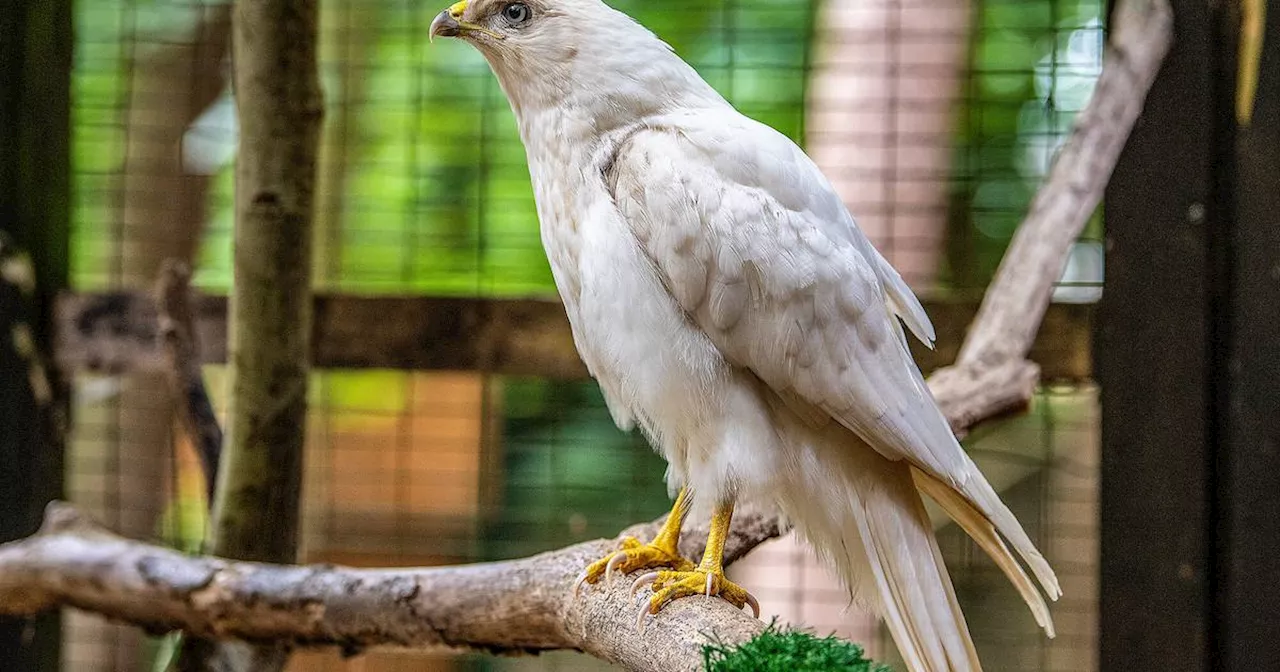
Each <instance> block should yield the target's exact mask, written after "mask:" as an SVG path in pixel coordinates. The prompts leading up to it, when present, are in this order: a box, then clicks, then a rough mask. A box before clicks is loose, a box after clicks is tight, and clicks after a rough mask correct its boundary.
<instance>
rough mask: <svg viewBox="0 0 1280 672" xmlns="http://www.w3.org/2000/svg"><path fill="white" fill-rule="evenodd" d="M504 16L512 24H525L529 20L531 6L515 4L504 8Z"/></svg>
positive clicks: (520, 3)
mask: <svg viewBox="0 0 1280 672" xmlns="http://www.w3.org/2000/svg"><path fill="white" fill-rule="evenodd" d="M502 16H503V17H504V18H506V20H507V21H510V22H511V23H524V22H525V21H528V20H529V5H526V4H524V3H523V2H513V3H511V4H509V5H507V6H506V7H503V8H502Z"/></svg>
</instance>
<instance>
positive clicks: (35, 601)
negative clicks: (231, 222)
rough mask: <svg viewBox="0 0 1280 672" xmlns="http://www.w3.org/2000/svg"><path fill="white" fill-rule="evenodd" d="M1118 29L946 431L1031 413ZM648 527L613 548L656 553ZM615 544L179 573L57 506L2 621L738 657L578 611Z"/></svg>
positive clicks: (1148, 25) (697, 538) (744, 533)
mask: <svg viewBox="0 0 1280 672" xmlns="http://www.w3.org/2000/svg"><path fill="white" fill-rule="evenodd" d="M1116 17H1117V18H1116V27H1115V31H1114V32H1113V42H1114V43H1113V45H1112V47H1111V48H1110V49H1109V56H1108V59H1109V60H1108V62H1107V65H1106V67H1105V68H1104V71H1103V74H1102V78H1101V80H1100V81H1099V84H1098V88H1097V90H1096V92H1095V95H1094V99H1093V101H1091V102H1090V105H1089V107H1088V108H1087V109H1086V110H1085V112H1084V113H1083V114H1082V115H1081V119H1080V122H1079V123H1078V124H1077V127H1076V128H1075V130H1074V131H1073V134H1072V136H1071V138H1070V140H1069V141H1068V143H1067V145H1066V146H1065V147H1064V148H1063V151H1062V154H1061V155H1060V157H1059V159H1058V161H1057V162H1056V164H1055V166H1054V169H1053V170H1052V171H1051V173H1050V175H1049V178H1048V181H1047V182H1046V184H1045V186H1044V188H1043V189H1042V190H1041V194H1040V195H1039V196H1037V198H1036V201H1035V203H1034V205H1033V207H1032V210H1031V213H1030V214H1029V215H1028V218H1027V221H1026V223H1025V224H1024V227H1023V229H1022V230H1021V231H1020V232H1019V234H1018V236H1016V237H1015V241H1014V244H1013V246H1012V247H1011V248H1010V250H1009V252H1008V254H1007V256H1006V258H1005V261H1004V263H1003V264H1002V266H1001V270H1000V272H999V274H998V277H997V279H996V281H995V283H993V285H992V287H991V288H990V289H989V290H988V293H987V296H986V299H985V300H984V308H983V310H982V311H981V312H980V314H979V316H978V318H977V319H976V321H975V324H974V326H973V328H972V330H971V332H970V336H969V338H968V340H967V341H966V343H965V346H964V348H963V349H962V354H961V357H960V359H959V361H958V362H957V364H956V365H955V366H954V367H950V368H948V369H945V370H941V371H939V372H938V373H937V374H935V375H934V376H933V377H932V378H931V379H930V386H931V388H932V389H933V392H934V394H935V396H936V397H937V399H938V401H939V403H940V404H941V405H942V407H943V409H944V411H945V413H946V415H947V417H948V419H949V420H950V422H951V424H952V426H953V427H954V428H956V429H957V431H964V430H965V429H967V428H968V427H970V426H971V425H973V424H974V423H976V422H978V421H980V420H982V419H985V418H988V417H992V416H993V415H995V414H998V413H1001V412H1004V411H1007V410H1008V409H1010V408H1013V407H1016V405H1017V401H1018V400H1021V403H1025V401H1026V400H1027V399H1029V398H1030V394H1031V390H1032V388H1033V387H1034V384H1035V380H1036V373H1037V372H1036V369H1035V365H1034V364H1031V363H1029V362H1027V361H1025V356H1026V352H1027V350H1028V348H1029V346H1030V342H1031V338H1032V336H1033V335H1034V334H1035V331H1036V329H1037V328H1038V325H1039V324H1040V321H1041V318H1042V316H1043V314H1044V310H1045V307H1046V306H1047V305H1048V302H1049V297H1050V293H1051V291H1052V287H1053V282H1054V281H1055V280H1056V279H1057V278H1058V276H1059V275H1060V273H1061V269H1062V265H1063V263H1064V262H1065V259H1066V255H1067V252H1068V251H1069V249H1070V245H1071V243H1072V242H1074V240H1075V238H1076V237H1077V236H1078V235H1079V232H1080V230H1081V228H1082V227H1083V225H1084V222H1085V221H1086V220H1087V218H1088V217H1089V215H1090V214H1091V213H1092V211H1093V208H1094V207H1095V206H1096V204H1097V203H1098V200H1099V199H1100V197H1101V193H1102V188H1103V186H1104V185H1105V183H1106V181H1107V176H1108V175H1109V174H1110V172H1111V169H1112V167H1113V166H1114V163H1115V160H1116V158H1117V156H1118V154H1119V151H1120V148H1121V146H1122V145H1123V142H1124V139H1125V138H1126V137H1127V136H1128V133H1129V130H1130V129H1131V128H1132V126H1133V124H1134V122H1135V120H1136V117H1137V114H1138V112H1139V111H1140V110H1141V106H1142V101H1143V99H1144V97H1145V95H1146V92H1147V90H1148V89H1149V88H1150V85H1151V82H1152V81H1153V79H1154V77H1155V73H1156V71H1157V70H1158V68H1159V64H1160V61H1161V59H1162V58H1163V55H1164V54H1165V53H1166V51H1167V49H1168V47H1169V44H1170V41H1171V39H1172V37H1171V34H1172V33H1171V31H1172V23H1171V15H1170V12H1169V7H1168V5H1167V3H1166V2H1165V0H1127V1H1126V2H1123V3H1122V4H1121V5H1120V6H1119V7H1118V8H1117V14H1116ZM297 240H298V241H302V243H303V244H305V240H306V239H305V238H299V239H297ZM277 242H278V241H277ZM273 252H278V250H273ZM259 270H260V271H261V272H265V271H264V270H262V269H259ZM299 294H300V295H305V292H299ZM276 298H277V299H279V298H280V297H276ZM290 324H293V325H296V324H297V322H292V323H290ZM235 359H237V358H233V360H235ZM259 365H261V364H259ZM292 429H293V430H294V431H295V432H297V427H294V428H292ZM299 435H300V433H297V434H294V435H293V437H296V436H299ZM293 437H291V440H295V439H294V438H293ZM659 523H660V521H655V522H653V523H648V524H645V525H639V526H636V527H633V528H631V529H629V530H627V531H625V532H624V534H630V535H634V536H638V537H641V538H644V537H650V536H652V535H653V534H654V532H655V530H656V527H657V525H658V524H659ZM781 531H782V530H780V529H779V527H778V526H777V524H776V522H774V521H771V520H768V519H764V518H760V517H753V516H749V515H747V516H741V517H740V518H739V519H738V520H737V521H736V523H735V528H734V535H733V538H732V539H731V540H730V544H729V548H728V555H727V558H726V559H727V560H730V561H732V560H733V559H736V558H738V557H740V556H741V555H743V554H745V553H746V552H747V551H749V550H750V549H752V548H754V547H755V546H756V545H758V544H760V543H762V542H763V541H765V540H767V539H771V538H774V537H776V536H778V535H779V534H780V533H781ZM705 538H706V537H705V530H691V531H690V533H689V534H688V535H686V537H685V539H684V540H683V541H682V545H681V551H682V552H683V553H684V554H685V555H686V556H690V557H697V556H698V555H699V554H700V552H701V549H700V548H699V546H701V545H702V544H704V543H705ZM614 543H615V542H614V541H609V540H596V541H591V542H586V543H582V544H578V545H575V546H571V547H568V548H565V549H561V550H557V551H551V552H548V553H544V554H541V555H537V556H533V557H531V558H525V559H522V560H513V561H508V562H498V563H489V564H481V565H467V566H459V567H441V568H409V569H376V570H369V569H350V568H341V567H331V566H306V567H290V566H278V565H266V564H259V563H253V562H234V561H229V560H223V559H218V558H210V557H190V556H184V555H181V554H179V553H177V552H175V551H172V550H168V549H163V548H158V547H155V546H150V545H147V544H142V543H138V542H133V541H128V540H126V539H123V538H121V537H117V536H115V535H112V534H110V533H108V532H106V531H104V530H102V529H101V528H99V527H97V526H96V525H94V524H92V523H90V522H88V521H87V520H86V519H85V518H84V517H82V516H81V515H80V514H78V513H76V512H75V511H74V510H73V509H71V508H69V507H67V506H66V505H61V504H55V505H52V506H51V507H50V509H49V511H48V513H47V516H46V524H45V526H44V527H43V528H42V529H41V531H40V532H39V533H38V534H37V535H35V536H33V537H30V538H28V539H25V540H22V541H18V542H13V543H11V544H7V545H4V546H0V615H30V614H34V613H39V612H41V611H44V610H48V609H52V608H54V607H57V606H63V605H66V606H74V607H78V608H81V609H86V610H90V611H94V612H97V613H101V614H104V615H108V616H111V617H114V618H118V619H122V620H126V621H129V622H131V623H134V624H136V625H139V626H141V627H144V628H147V629H149V630H153V631H163V630H169V629H183V630H185V631H187V632H190V633H193V634H195V635H197V636H201V637H208V638H219V639H225V638H238V639H242V640H245V641H249V642H258V643H272V644H275V645H277V646H278V645H279V644H281V643H285V644H295V645H320V644H335V645H339V646H342V647H343V648H344V650H346V651H349V652H353V653H354V652H358V651H360V650H361V649H363V648H365V647H369V646H384V645H391V646H401V647H438V646H443V647H449V648H454V649H472V650H483V651H491V652H534V651H542V650H549V649H562V648H571V649H579V650H582V651H586V652H587V653H590V654H592V655H595V656H597V657H599V658H602V659H605V660H608V661H612V662H616V663H619V664H621V665H623V666H625V667H627V668H629V669H632V670H640V671H649V670H653V671H655V672H656V671H658V670H662V671H666V670H695V669H697V668H698V666H699V664H700V656H699V655H698V654H699V648H700V646H701V644H702V643H704V642H705V641H707V637H708V636H709V635H710V634H711V633H714V635H715V636H716V637H718V638H719V639H721V640H723V641H727V642H737V641H743V640H745V639H748V638H749V637H751V636H753V635H754V634H756V633H758V632H759V631H760V629H761V628H762V624H761V623H760V622H759V621H757V620H755V619H752V618H749V617H748V616H746V615H744V614H743V613H741V612H738V611H736V610H734V609H733V608H732V607H730V606H729V605H728V604H726V603H724V602H723V601H720V600H698V599H686V600H679V601H676V602H675V603H673V604H672V605H671V606H669V607H668V608H667V609H666V610H665V611H664V612H663V614H662V617H661V618H657V619H653V620H652V621H650V622H649V624H648V625H647V627H646V629H645V630H644V631H643V632H641V633H637V632H636V630H635V625H634V622H633V621H632V617H633V614H634V613H635V611H634V609H635V607H634V605H633V603H632V602H631V599H630V598H629V596H628V594H627V591H625V590H623V589H621V588H620V587H617V586H615V587H614V588H613V589H602V588H598V587H597V588H588V589H587V590H585V591H584V592H583V593H582V594H581V595H580V596H578V597H576V598H575V597H574V596H572V594H571V593H570V590H569V587H570V586H571V584H572V583H573V579H574V577H575V575H576V574H577V573H578V572H579V571H581V568H582V567H583V566H585V564H586V563H587V562H588V561H590V560H593V559H595V558H597V557H600V556H602V555H603V554H604V553H606V552H607V551H609V550H611V549H612V548H614V547H615V546H614Z"/></svg>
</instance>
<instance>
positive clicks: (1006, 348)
mask: <svg viewBox="0 0 1280 672" xmlns="http://www.w3.org/2000/svg"><path fill="white" fill-rule="evenodd" d="M1172 44H1173V11H1172V9H1171V8H1170V6H1169V3H1168V1H1167V0H1122V1H1121V2H1120V3H1119V4H1118V5H1117V6H1116V11H1115V14H1114V18H1113V21H1112V32H1111V41H1110V42H1109V43H1108V45H1107V51H1106V54H1105V56H1104V57H1103V64H1104V65H1103V68H1102V74H1101V75H1100V76H1099V77H1098V83H1097V86H1096V87H1095V88H1094V92H1093V97H1092V98H1091V99H1090V100H1089V104H1088V105H1087V106H1086V107H1085V109H1084V111H1082V112H1081V113H1080V116H1079V117H1078V118H1077V119H1076V123H1075V128H1073V129H1072V131H1071V136H1070V138H1069V139H1068V140H1067V142H1066V143H1065V144H1064V145H1063V146H1062V149H1061V150H1060V151H1059V153H1058V156H1057V158H1056V160H1055V161H1054V163H1053V167H1052V168H1051V169H1050V171H1049V175H1048V176H1047V177H1046V178H1045V183H1044V185H1043V186H1042V187H1041V188H1040V190H1039V191H1038V192H1037V193H1036V197H1035V199H1034V200H1033V201H1032V202H1031V209H1030V211H1029V212H1028V213H1027V216H1026V218H1025V219H1024V220H1023V222H1022V225H1021V226H1019V227H1018V231H1017V233H1015V234H1014V236H1013V241H1012V242H1011V243H1010V245H1009V249H1008V251H1006V252H1005V256H1004V259H1003V260H1002V261H1001V263H1000V268H999V270H998V271H997V272H996V277H995V279H994V280H993V281H992V283H991V286H990V287H988V288H987V292H986V295H985V296H984V297H983V301H982V306H981V307H980V308H979V309H978V315H977V317H975V318H974V321H973V327H972V328H970V330H969V335H968V337H967V338H965V341H964V347H962V348H961V349H960V355H959V357H958V358H957V360H956V363H955V365H953V366H950V367H944V368H942V369H939V370H938V371H937V372H936V373H934V375H933V376H932V378H930V387H932V388H933V390H934V393H935V395H937V396H939V397H947V398H948V399H953V400H955V403H958V404H960V405H961V406H960V407H954V408H950V409H947V408H945V407H944V410H947V411H948V414H947V417H949V418H952V429H953V430H954V431H956V432H957V433H963V432H964V431H965V429H966V428H967V426H968V425H971V424H973V419H975V418H984V417H994V416H996V415H1000V414H1003V413H1007V412H1010V411H1013V410H1017V409H1019V408H1023V407H1025V406H1026V405H1027V403H1028V402H1029V401H1030V400H1031V395H1032V394H1033V393H1034V391H1035V383H1036V381H1037V379H1038V378H1039V367H1037V366H1036V365H1035V364H1034V363H1032V362H1030V361H1027V359H1026V357H1027V353H1028V352H1029V351H1030V350H1031V343H1032V341H1033V340H1034V339H1035V335H1036V331H1037V330H1039V328H1040V321H1041V320H1042V319H1043V317H1044V312H1045V310H1046V309H1047V308H1048V306H1049V301H1050V299H1051V298H1052V296H1053V285H1054V283H1055V282H1057V281H1058V279H1059V278H1060V277H1062V269H1063V268H1064V267H1065V266H1066V263H1067V257H1068V255H1069V253H1070V251H1071V246H1072V245H1073V244H1074V243H1075V241H1076V239H1077V238H1079V237H1080V233H1081V232H1082V231H1084V227H1085V224H1087V223H1088V221H1089V217H1090V216H1091V215H1092V214H1093V211H1094V210H1095V209H1096V208H1097V207H1098V203H1100V202H1101V201H1102V194H1103V192H1104V191H1105V190H1106V186H1107V182H1108V181H1109V180H1110V179H1111V171H1112V170H1114V169H1115V166H1116V161H1117V160H1118V159H1119V157H1120V150H1122V149H1123V148H1124V144H1125V141H1126V140H1127V139H1128V138H1129V133H1130V131H1132V130H1133V125H1134V124H1135V123H1136V122H1137V120H1138V115H1139V114H1140V113H1141V112H1142V106H1143V103H1144V102H1145V101H1146V98H1147V91H1149V90H1150V89H1151V85H1152V83H1153V82H1154V81H1155V78H1156V74H1157V73H1158V72H1159V71H1160V64H1161V63H1162V62H1163V61H1164V57H1165V54H1167V53H1168V52H1169V47H1170V46H1171V45H1172ZM957 419H959V420H964V422H961V423H957V422H956V420H957Z"/></svg>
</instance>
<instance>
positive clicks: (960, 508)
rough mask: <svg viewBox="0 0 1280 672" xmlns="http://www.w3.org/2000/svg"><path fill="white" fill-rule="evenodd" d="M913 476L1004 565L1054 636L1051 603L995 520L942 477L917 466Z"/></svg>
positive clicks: (1040, 623) (957, 522)
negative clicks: (1033, 580) (1018, 559)
mask: <svg viewBox="0 0 1280 672" xmlns="http://www.w3.org/2000/svg"><path fill="white" fill-rule="evenodd" d="M911 475H912V477H913V478H914V479H915V483H916V486H917V487H919V488H920V491H921V492H923V493H924V494H926V495H928V496H929V497H930V499H932V500H934V501H935V502H937V503H938V505H939V506H941V507H942V508H943V510H944V511H946V512H947V515H948V516H951V519H952V520H954V521H956V524H957V525H959V526H960V529H962V530H964V531H965V533H966V534H968V535H969V536H970V537H972V538H973V540H974V541H975V542H977V544H978V546H979V547H981V548H982V550H983V551H984V552H986V554H987V555H989V556H991V559H992V560H994V561H995V563H996V566H998V567H999V568H1000V571H1002V572H1004V574H1005V576H1007V577H1008V578H1009V581H1010V582H1012V583H1013V585H1014V587H1016V588H1017V589H1018V594H1020V595H1022V599H1023V600H1024V601H1025V602H1026V603H1027V606H1028V607H1030V608H1031V613H1032V615H1034V616H1035V619H1036V623H1038V624H1039V625H1040V627H1042V628H1044V631H1045V634H1047V635H1048V636H1049V637H1053V636H1054V634H1055V633H1054V629H1053V618H1052V617H1051V616H1050V615H1049V606H1048V605H1047V604H1045V601H1044V597H1042V596H1041V595H1040V591H1039V590H1036V586H1035V584H1033V583H1032V582H1031V578H1030V577H1028V576H1027V573H1026V571H1024V570H1023V569H1022V565H1020V564H1018V561H1017V560H1016V559H1015V558H1014V557H1013V554H1012V553H1010V552H1009V548H1008V547H1007V546H1005V545H1004V541H1003V540H1001V539H1000V535H998V534H997V533H996V529H995V527H993V526H992V525H991V521H989V520H987V518H986V516H983V515H982V513H981V512H979V511H978V510H977V509H975V508H974V507H973V505H972V504H970V503H969V502H968V501H967V500H966V499H965V498H964V497H962V496H961V495H960V494H959V493H957V492H956V491H955V490H952V489H951V488H950V487H948V486H947V485H946V484H944V483H942V482H941V481H939V480H938V479H936V478H933V477H932V476H929V475H928V474H926V473H924V472H922V471H920V470H919V469H916V468H914V467H912V469H911Z"/></svg>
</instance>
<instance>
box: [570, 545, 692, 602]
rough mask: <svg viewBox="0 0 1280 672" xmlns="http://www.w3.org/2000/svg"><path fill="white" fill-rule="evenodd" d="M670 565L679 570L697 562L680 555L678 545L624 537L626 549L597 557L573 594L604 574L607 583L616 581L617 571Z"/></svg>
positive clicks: (689, 568) (576, 585)
mask: <svg viewBox="0 0 1280 672" xmlns="http://www.w3.org/2000/svg"><path fill="white" fill-rule="evenodd" d="M655 567H670V568H672V569H679V570H685V571H687V570H691V569H693V563H692V562H689V561H688V560H686V559H684V558H683V557H681V556H680V553H679V551H677V550H676V549H675V547H674V545H671V546H668V545H666V544H642V543H640V540H638V539H636V538H634V537H626V538H625V539H623V540H622V549H621V550H619V551H616V552H614V553H610V554H609V555H607V556H605V557H603V558H600V559H599V560H596V561H595V562H593V563H591V564H590V565H588V566H587V569H586V571H584V572H582V573H581V574H579V575H578V580H577V581H574V582H573V594H574V595H575V596H576V595H577V594H578V591H579V590H580V589H581V588H582V584H584V583H596V582H598V581H599V580H600V577H601V576H603V577H604V578H605V583H606V584H610V583H612V582H613V573H614V572H620V573H622V574H628V573H630V572H634V571H638V570H641V569H653V568H655Z"/></svg>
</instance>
